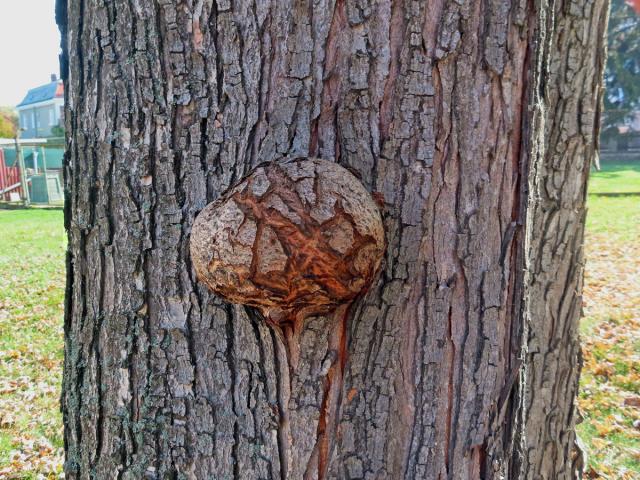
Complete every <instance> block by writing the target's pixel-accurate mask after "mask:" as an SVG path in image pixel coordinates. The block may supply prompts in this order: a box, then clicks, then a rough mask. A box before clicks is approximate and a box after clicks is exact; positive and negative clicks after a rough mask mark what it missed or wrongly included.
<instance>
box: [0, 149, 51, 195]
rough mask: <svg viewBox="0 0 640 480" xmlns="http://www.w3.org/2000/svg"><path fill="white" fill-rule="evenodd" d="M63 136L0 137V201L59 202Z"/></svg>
mask: <svg viewBox="0 0 640 480" xmlns="http://www.w3.org/2000/svg"><path fill="white" fill-rule="evenodd" d="M63 156H64V139H63V138H46V139H37V138H33V139H13V140H11V139H0V202H4V203H16V204H23V205H30V204H39V205H62V203H63V202H64V195H63V187H62V158H63Z"/></svg>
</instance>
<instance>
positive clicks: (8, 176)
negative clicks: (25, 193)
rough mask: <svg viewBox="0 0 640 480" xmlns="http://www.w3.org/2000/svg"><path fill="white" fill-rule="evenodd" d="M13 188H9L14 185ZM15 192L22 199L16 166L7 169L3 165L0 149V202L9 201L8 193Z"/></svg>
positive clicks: (18, 172) (2, 154)
mask: <svg viewBox="0 0 640 480" xmlns="http://www.w3.org/2000/svg"><path fill="white" fill-rule="evenodd" d="M16 184H17V185H18V186H17V187H15V188H11V187H13V186H14V185H16ZM10 192H15V193H17V194H18V195H20V198H22V186H21V185H20V170H19V169H18V167H17V166H15V167H7V166H6V165H5V163H4V153H3V151H2V149H1V148H0V200H9V199H10V197H9V193H10Z"/></svg>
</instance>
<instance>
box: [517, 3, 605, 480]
mask: <svg viewBox="0 0 640 480" xmlns="http://www.w3.org/2000/svg"><path fill="white" fill-rule="evenodd" d="M608 9H609V2H608V1H606V0H604V1H598V0H596V1H591V0H587V1H583V0H575V1H572V2H549V3H547V2H542V4H541V11H543V12H546V14H545V15H544V16H543V17H542V18H541V20H542V23H541V25H542V27H541V33H542V36H541V37H542V38H541V50H540V54H539V57H538V59H539V62H540V63H539V67H538V68H539V69H540V70H539V71H540V74H539V76H538V79H537V83H536V87H535V89H534V90H535V95H536V97H537V98H536V101H535V105H536V107H537V109H536V111H535V114H534V118H533V128H532V135H533V138H532V145H533V160H532V162H531V165H532V169H531V172H530V175H529V184H530V190H531V195H530V202H529V212H528V213H527V217H528V223H527V228H526V230H527V242H526V247H525V248H526V270H527V275H526V280H525V285H526V287H525V292H526V299H525V304H526V307H525V324H526V330H527V342H526V348H527V351H526V362H525V369H524V371H523V372H522V373H523V377H524V381H523V385H524V389H525V395H524V398H523V400H524V418H525V421H524V433H525V438H524V448H525V456H524V471H525V472H526V476H525V477H523V478H528V479H538V478H541V479H574V478H581V475H580V474H581V472H582V467H583V456H582V452H580V451H579V449H578V448H576V443H575V424H576V421H577V417H578V412H577V405H576V404H575V397H576V395H577V393H578V380H579V375H580V368H581V366H582V355H581V350H580V341H579V337H578V322H579V319H580V315H581V309H582V279H583V267H584V252H583V245H582V244H583V240H584V222H585V216H586V213H587V210H586V205H585V202H586V193H587V192H586V190H587V178H588V175H589V170H590V167H591V164H592V163H594V162H595V161H596V155H597V147H598V137H599V129H600V108H601V105H602V75H603V72H604V65H605V45H606V42H605V36H606V28H607V19H608Z"/></svg>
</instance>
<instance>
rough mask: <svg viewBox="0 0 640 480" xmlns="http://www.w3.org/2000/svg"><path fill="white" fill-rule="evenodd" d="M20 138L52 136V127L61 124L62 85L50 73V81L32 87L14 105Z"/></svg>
mask: <svg viewBox="0 0 640 480" xmlns="http://www.w3.org/2000/svg"><path fill="white" fill-rule="evenodd" d="M16 110H18V115H19V120H20V128H21V129H22V134H21V137H22V138H39V137H50V136H53V135H54V133H53V132H52V130H51V129H52V128H53V127H55V126H61V123H62V122H61V119H62V118H63V115H64V87H63V85H62V81H60V80H58V79H57V78H56V76H55V75H51V82H49V83H47V84H46V85H41V86H39V87H36V88H32V89H31V90H29V91H28V92H27V95H26V96H25V97H24V100H22V102H20V104H18V105H17V106H16Z"/></svg>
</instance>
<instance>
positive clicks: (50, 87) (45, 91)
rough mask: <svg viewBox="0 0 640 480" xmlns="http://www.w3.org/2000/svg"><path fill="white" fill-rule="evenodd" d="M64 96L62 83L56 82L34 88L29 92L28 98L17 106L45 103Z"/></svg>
mask: <svg viewBox="0 0 640 480" xmlns="http://www.w3.org/2000/svg"><path fill="white" fill-rule="evenodd" d="M63 96H64V87H63V86H62V82H60V81H56V82H51V83H47V84H46V85H41V86H39V87H36V88H32V89H31V90H29V91H28V92H27V96H26V97H24V100H22V102H20V103H19V104H18V105H17V106H18V107H24V106H26V105H31V104H32V103H39V102H44V101H47V100H52V99H54V98H59V97H63Z"/></svg>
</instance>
